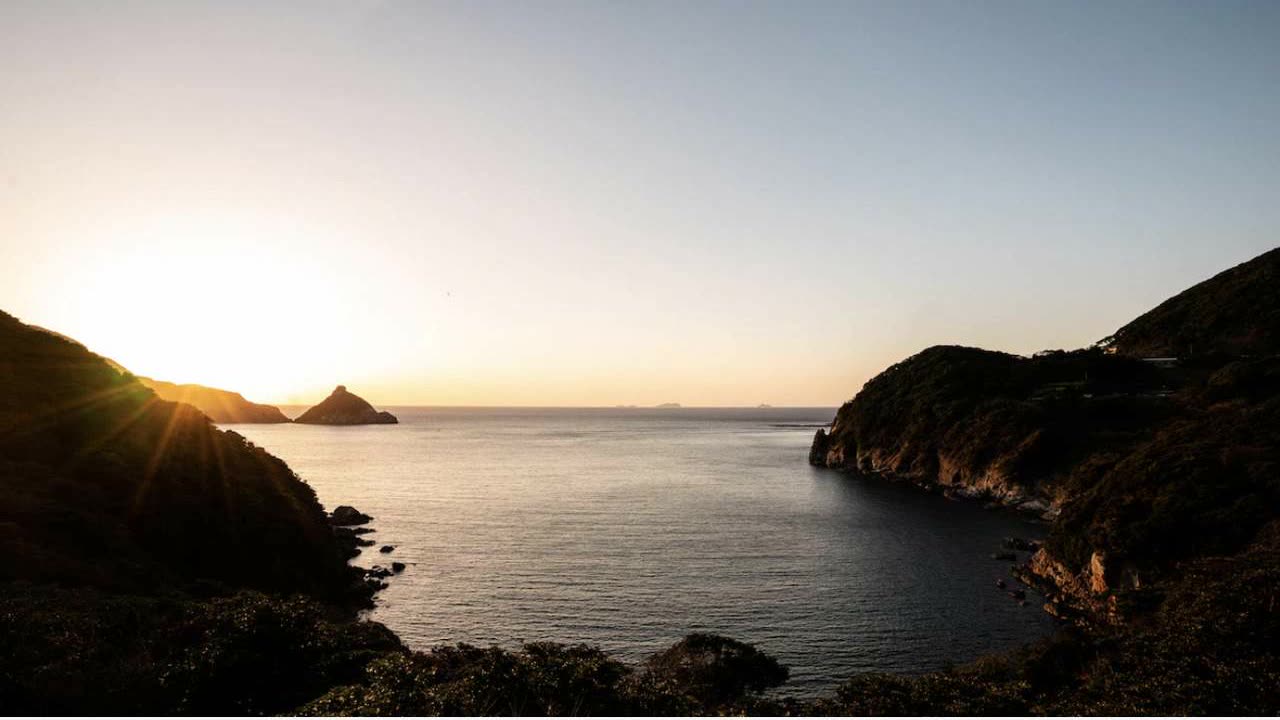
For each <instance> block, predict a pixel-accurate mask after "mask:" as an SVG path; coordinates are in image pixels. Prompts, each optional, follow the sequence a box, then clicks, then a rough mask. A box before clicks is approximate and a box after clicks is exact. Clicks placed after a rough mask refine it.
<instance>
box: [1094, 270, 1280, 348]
mask: <svg viewBox="0 0 1280 720" xmlns="http://www.w3.org/2000/svg"><path fill="white" fill-rule="evenodd" d="M1104 342H1110V343H1111V344H1113V345H1114V347H1115V348H1116V350H1117V351H1118V352H1120V353H1122V354H1125V355H1134V356H1138V357H1186V356H1189V355H1193V354H1194V355H1203V354H1208V353H1226V354H1230V355H1273V354H1276V353H1280V248H1276V249H1274V250H1270V251H1268V252H1266V253H1263V254H1262V255H1259V256H1258V257H1256V258H1254V259H1252V260H1250V261H1248V262H1246V263H1241V264H1240V265H1237V266H1235V267H1233V268H1231V269H1230V270H1225V271H1223V272H1221V273H1218V274H1217V275H1214V276H1213V277H1211V278H1209V279H1208V280H1205V281H1204V282H1202V283H1200V284H1198V285H1195V286H1193V287H1191V288H1188V289H1187V290H1184V291H1182V292H1180V293H1178V294H1177V295H1174V296H1173V297H1171V298H1169V299H1168V300H1165V301H1164V302H1162V303H1160V304H1159V305H1157V306H1156V307H1155V308H1154V309H1153V310H1151V311H1150V312H1147V313H1144V314H1143V315H1141V316H1140V317H1138V318H1137V319H1136V320H1134V321H1133V322H1131V323H1129V324H1128V325H1125V326H1124V327H1122V328H1120V329H1119V330H1117V331H1116V333H1115V335H1114V336H1112V337H1111V338H1108V339H1107V340H1106V341H1104Z"/></svg>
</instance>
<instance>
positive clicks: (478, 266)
mask: <svg viewBox="0 0 1280 720" xmlns="http://www.w3.org/2000/svg"><path fill="white" fill-rule="evenodd" d="M1278 228H1280V3H1275V2H1229V1H1223V2H1213V3H1204V2H1187V3H1162V2H1142V1H1134V2H1122V3H1115V2H1099V3H1084V2H1081V3H1068V2H1055V3H1044V2H960V1H956V2H952V1H942V0H939V1H937V2H913V1H910V0H903V1H894V2H883V3H878V2H853V1H849V2H839V3H820V2H781V1H779V2H746V1H744V2H723V3H721V2H712V1H710V0H705V1H702V0H700V1H699V2H684V1H680V2H659V1H653V2H604V1H599V2H565V1H561V0H544V1H540V2H534V3H530V2H516V1H514V0H512V1H511V2H503V3H492V2H482V1H478V0H466V1H464V2H417V1H415V2H394V1H390V0H388V1H382V2H378V1H374V0H364V1H359V0H347V1H345V2H329V1H324V0H318V1H314V2H305V3H301V2H299V3H294V2H229V1H225V0H223V1H219V2H129V1H127V0H126V1H122V2H113V3H97V2H59V1H57V0H38V1H35V2H23V1H21V0H6V2H3V3H0V310H4V311H6V312H9V313H11V314H13V315H16V316H18V317H19V318H20V319H22V320H24V321H26V322H29V323H34V324H38V325H42V326H45V327H48V328H51V329H53V330H57V331H59V332H62V333H65V334H67V335H70V336H72V337H75V338H77V339H79V340H80V341H82V342H84V343H85V344H86V345H88V346H89V347H90V348H91V349H93V350H94V351H96V352H99V353H100V354H103V355H106V356H108V357H111V358H113V359H115V360H116V361H118V362H120V363H122V364H124V365H125V366H126V367H128V368H130V369H131V370H133V371H134V372H135V373H137V374H141V375H149V376H152V377H157V378H161V379H166V380H171V381H175V382H196V383H201V384H205V385H211V386H215V387H223V388H229V389H233V390H236V391H240V392H242V393H244V394H245V395H246V396H247V397H249V398H251V399H253V400H257V401H263V402H275V403H307V402H314V401H316V400H319V399H320V398H323V397H324V396H325V395H326V394H327V393H328V392H329V391H330V390H331V389H332V388H333V386H334V385H336V384H339V383H343V384H346V385H347V386H348V387H349V388H350V389H351V390H352V391H354V392H357V393H359V394H361V395H363V396H364V397H366V398H367V399H369V400H371V401H373V402H374V403H375V404H387V405H395V404H430V405H614V404H639V405H649V404H657V403H662V402H679V403H683V404H685V405H755V404H757V403H769V404H773V405H811V406H831V405H836V404H838V403H840V402H842V401H844V400H847V399H848V398H850V397H852V396H853V394H854V393H855V392H856V391H857V390H858V388H859V387H860V386H861V385H862V383H863V382H865V381H866V380H867V379H869V378H870V377H872V376H874V375H875V374H876V373H877V372H879V371H880V370H882V369H884V368H885V367H886V366H888V365H890V364H892V363H894V362H896V361H898V360H901V359H903V358H905V357H907V356H909V355H911V354H912V353H915V352H918V351H919V350H921V349H923V348H925V347H928V346H930V345H934V344H941V343H948V344H951V343H954V344H965V345H976V346H981V347H987V348H991V349H997V350H1005V351H1009V352H1016V353H1024V354H1026V353H1031V352H1034V351H1036V350H1039V349H1045V348H1072V347H1081V346H1085V345H1088V344H1090V343H1092V342H1094V341H1096V340H1098V339H1100V338H1102V337H1104V336H1106V335H1109V334H1110V333H1111V332H1112V331H1114V330H1115V329H1117V328H1118V327H1119V326H1121V325H1123V324H1124V323H1125V322H1127V321H1128V320H1130V319H1132V318H1133V317H1135V316H1136V315H1138V314H1140V313H1142V312H1144V311H1145V310H1147V309H1149V308H1151V307H1153V306H1154V305H1155V304H1157V303H1158V302H1160V301H1161V300H1163V299H1164V298H1166V297H1168V296H1170V295H1172V294H1174V293H1176V292H1178V291H1180V290H1182V289H1184V288H1185V287H1187V286H1189V285H1191V284H1193V283H1195V282H1197V281H1199V280H1201V279H1204V278H1206V277H1208V276H1210V275H1212V274H1213V273H1215V272H1218V271H1220V270H1223V269H1225V268H1227V267H1230V266H1232V265H1234V264H1237V263H1239V262H1243V261H1245V260H1247V259H1249V258H1251V257H1253V256H1255V255H1257V254H1259V253H1261V252H1264V251H1266V250H1268V249H1270V248H1272V247H1274V246H1276V245H1277V244H1280V241H1278V240H1277V238H1278V237H1280V233H1277V229H1278Z"/></svg>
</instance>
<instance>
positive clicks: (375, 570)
mask: <svg viewBox="0 0 1280 720" xmlns="http://www.w3.org/2000/svg"><path fill="white" fill-rule="evenodd" d="M364 575H365V577H370V578H379V579H381V578H384V577H390V576H391V570H390V569H388V568H384V567H382V566H381V565H374V566H373V567H371V568H369V569H368V570H365V571H364Z"/></svg>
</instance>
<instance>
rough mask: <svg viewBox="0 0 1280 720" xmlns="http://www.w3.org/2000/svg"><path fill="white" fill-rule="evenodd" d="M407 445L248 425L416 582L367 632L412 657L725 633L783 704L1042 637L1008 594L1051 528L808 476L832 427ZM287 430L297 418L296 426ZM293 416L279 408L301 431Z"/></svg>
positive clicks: (770, 416)
mask: <svg viewBox="0 0 1280 720" xmlns="http://www.w3.org/2000/svg"><path fill="white" fill-rule="evenodd" d="M390 409H391V411H392V412H394V413H395V414H396V415H397V416H398V417H399V418H400V422H401V424H400V425H392V426H363V427H322V426H306V425H238V426H234V427H235V430H236V431H237V432H240V433H241V434H243V435H245V436H246V437H247V438H249V439H250V440H252V441H253V442H255V443H257V444H258V445H261V446H263V447H265V448H266V449H267V450H269V451H271V452H272V453H274V454H275V455H277V456H279V457H281V458H283V459H284V460H285V461H286V462H288V463H289V465H290V466H291V467H293V469H294V470H295V471H297V473H298V474H299V475H300V476H301V477H302V478H303V479H304V480H306V481H307V482H309V483H311V485H312V486H313V487H314V488H315V489H316V492H317V493H318V494H319V496H320V500H321V502H323V503H324V504H325V506H326V507H329V508H331V509H332V508H333V507H335V506H337V505H340V504H347V505H354V506H356V507H357V508H359V509H360V510H362V511H364V512H366V513H369V514H370V515H373V516H374V517H375V521H374V522H373V523H372V525H373V527H375V528H376V529H377V532H376V533H375V534H372V535H370V536H368V537H371V538H373V539H374V540H376V541H377V543H378V545H382V544H384V543H385V544H392V545H395V546H396V550H395V552H394V553H392V554H391V555H381V554H379V553H378V550H377V547H373V548H367V549H365V551H364V553H363V554H362V555H361V556H360V557H359V558H357V559H356V560H355V562H356V563H357V564H360V565H364V566H368V565H371V564H374V563H382V564H388V563H390V561H392V560H400V561H402V562H405V563H407V564H408V565H409V568H408V570H406V572H405V573H404V574H403V575H401V576H398V577H395V578H393V579H392V581H391V586H390V587H389V588H388V589H387V590H385V591H383V592H382V593H381V594H380V595H379V597H378V607H377V609H376V610H374V611H373V612H372V613H371V618H372V619H374V620H377V621H379V622H382V623H385V624H386V625H387V626H389V627H390V628H391V629H392V630H394V631H395V632H396V633H398V634H399V635H400V637H401V638H402V639H403V640H404V641H405V642H406V643H407V644H409V645H410V646H411V647H414V648H418V649H426V648H429V647H430V646H432V645H435V644H438V643H452V642H469V643H473V644H479V645H488V644H498V645H503V646H515V645H517V644H519V643H521V642H525V641H535V640H554V641H560V642H570V643H573V642H585V643H590V644H593V645H598V646H600V647H602V648H604V649H606V650H608V651H610V652H613V653H616V654H617V655H619V656H621V657H624V658H626V659H639V658H641V657H643V656H644V655H645V654H647V653H650V652H652V651H655V650H658V649H661V648H663V647H665V646H667V645H669V644H670V643H672V642H674V641H676V640H678V639H679V638H680V637H682V636H683V635H685V634H686V633H689V632H693V631H707V632H717V633H722V634H725V635H728V636H731V637H734V638H736V639H739V640H743V641H747V642H751V643H754V644H755V645H757V646H758V647H760V648H761V649H762V650H765V651H766V652H768V653H770V654H771V655H773V656H775V657H777V658H779V659H780V660H781V661H782V662H784V663H786V664H788V665H789V666H790V667H791V670H792V680H791V682H790V683H789V690H790V691H791V692H794V693H796V694H809V693H813V692H818V691H822V690H827V689H830V688H831V687H832V686H834V685H835V684H837V683H838V682H839V681H840V680H841V679H843V678H845V677H847V676H848V675H850V674H851V673H854V672H859V671H894V672H920V671H926V670H933V669H938V668H940V667H942V666H944V665H946V664H947V663H950V662H961V661H965V660H969V659H972V658H974V657H976V656H977V655H980V654H982V653H985V652H989V651H999V650H1004V649H1009V648H1012V647H1015V646H1017V645H1019V644H1021V643H1023V642H1025V641H1028V640H1031V639H1034V638H1036V637H1039V636H1042V635H1044V634H1046V633H1048V632H1050V631H1051V628H1052V624H1051V621H1050V619H1049V618H1048V617H1047V616H1045V615H1044V614H1043V613H1042V612H1040V611H1039V610H1037V609H1036V603H1032V605H1031V606H1030V607H1025V608H1024V607H1019V606H1018V604H1017V603H1016V602H1014V601H1013V600H1011V599H1010V598H1009V597H1007V596H1006V595H1005V594H1004V593H1002V592H1001V591H999V590H997V589H996V588H995V585H994V580H995V578H997V577H1000V576H1002V575H1005V574H1007V570H1008V565H1009V563H1007V562H1001V561H996V560H991V559H990V554H991V553H992V552H994V551H996V550H998V549H999V544H1000V540H1001V538H1003V537H1005V536H1008V535H1021V536H1032V537H1035V536H1038V535H1039V533H1040V532H1041V530H1042V528H1041V527H1040V526H1037V525H1033V524H1030V523H1028V522H1027V521H1025V520H1023V519H1021V518H1017V517H1014V516H1011V515H1007V514H1003V513H999V512H989V511H983V510H982V509H980V508H978V507H976V506H974V505H972V504H965V503H956V502H951V501H948V500H945V499H942V498H940V497H937V496H931V495H927V494H924V493H921V492H918V491H916V490H913V489H911V488H905V487H899V486H892V485H889V484H886V483H884V482H881V481H877V480H874V479H865V478H858V477H852V476H847V475H843V474H840V473H836V472H833V471H829V470H825V469H816V468H812V467H810V466H809V465H808V464H807V462H806V457H807V453H808V447H809V441H810V440H811V439H812V437H813V433H814V427H813V426H815V425H819V424H824V423H827V422H828V421H830V419H831V417H832V416H833V414H834V410H833V409H827V408H822V409H759V410H739V409H733V410H721V409H716V410H711V409H677V410H665V409H663V410H658V409H629V410H624V409H618V410H613V409H583V410H579V409H487V408H486V409H480V408H406V407H401V408H390ZM290 410H293V412H290ZM300 411H301V409H300V408H298V409H293V408H290V409H286V412H287V413H289V414H290V415H296V414H298V412H300Z"/></svg>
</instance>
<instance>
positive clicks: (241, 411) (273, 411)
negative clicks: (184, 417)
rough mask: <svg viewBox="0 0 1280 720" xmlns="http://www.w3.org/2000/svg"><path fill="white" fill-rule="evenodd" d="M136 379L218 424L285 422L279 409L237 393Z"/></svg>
mask: <svg viewBox="0 0 1280 720" xmlns="http://www.w3.org/2000/svg"><path fill="white" fill-rule="evenodd" d="M138 382H140V383H142V384H143V385H145V386H147V387H149V388H151V389H152V390H154V391H155V393H156V395H159V396H160V397H161V398H162V399H164V400H171V401H173V402H180V403H186V404H188V405H192V406H194V407H195V408H196V409H198V410H199V411H200V412H202V413H204V414H205V415H208V416H209V419H210V420H212V421H214V422H216V423H219V424H225V423H287V422H289V418H288V416H286V415H285V414H284V413H282V412H280V408H278V407H275V406H274V405H263V404H260V403H255V402H249V401H248V400H246V399H245V398H244V396H243V395H241V394H240V393H238V392H232V391H230V390H219V389H218V388H211V387H205V386H203V385H193V384H183V385H178V384H176V383H171V382H165V381H164V380H154V379H152V378H148V377H139V378H138Z"/></svg>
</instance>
